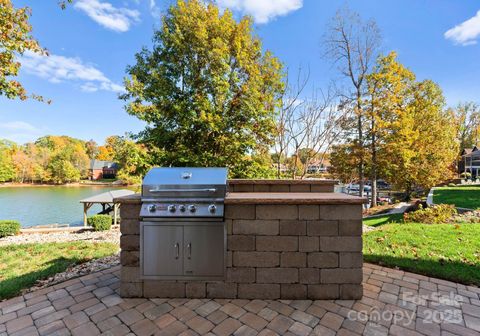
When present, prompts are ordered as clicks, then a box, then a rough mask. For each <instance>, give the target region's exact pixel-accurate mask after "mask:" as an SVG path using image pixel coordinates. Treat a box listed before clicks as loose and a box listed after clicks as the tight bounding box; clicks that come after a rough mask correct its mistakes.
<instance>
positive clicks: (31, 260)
mask: <svg viewBox="0 0 480 336" xmlns="http://www.w3.org/2000/svg"><path fill="white" fill-rule="evenodd" d="M117 251H118V245H116V244H113V243H90V242H66V243H44V244H23V245H9V246H2V247H0V300H1V299H5V298H9V297H12V296H15V295H17V294H18V293H19V292H20V290H21V289H23V288H28V287H30V286H32V285H33V284H34V283H35V282H36V281H37V280H39V279H44V278H47V277H49V276H51V275H54V274H56V273H60V272H63V271H65V270H66V269H67V268H68V267H69V266H72V265H75V264H79V263H82V262H86V261H88V260H91V259H97V258H101V257H105V256H108V255H112V254H115V253H116V252H117Z"/></svg>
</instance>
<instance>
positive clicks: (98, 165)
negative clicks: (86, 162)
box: [88, 160, 118, 181]
mask: <svg viewBox="0 0 480 336" xmlns="http://www.w3.org/2000/svg"><path fill="white" fill-rule="evenodd" d="M117 171H118V164H117V163H115V162H112V161H101V160H90V167H89V169H88V179H89V180H92V181H94V180H100V179H103V178H115V177H116V176H117Z"/></svg>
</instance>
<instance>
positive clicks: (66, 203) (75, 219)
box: [0, 186, 125, 227]
mask: <svg viewBox="0 0 480 336" xmlns="http://www.w3.org/2000/svg"><path fill="white" fill-rule="evenodd" d="M115 189H119V188H112V187H104V186H80V187H74V186H72V187H67V186H48V187H45V186H38V187H35V186H32V187H30V186H28V187H1V188H0V219H15V220H18V221H20V223H21V225H22V227H29V226H34V225H48V224H70V225H83V205H82V204H81V203H79V201H80V200H81V199H84V198H87V197H90V196H94V195H97V194H101V193H103V192H107V191H110V190H115ZM120 189H125V188H120ZM99 211H101V206H100V205H95V206H93V207H91V208H90V209H89V211H88V214H89V215H94V214H96V213H97V212H99Z"/></svg>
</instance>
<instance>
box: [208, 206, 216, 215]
mask: <svg viewBox="0 0 480 336" xmlns="http://www.w3.org/2000/svg"><path fill="white" fill-rule="evenodd" d="M215 211H217V207H216V206H215V204H211V205H209V206H208V212H210V213H212V214H213V213H215Z"/></svg>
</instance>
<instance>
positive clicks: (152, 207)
mask: <svg viewBox="0 0 480 336" xmlns="http://www.w3.org/2000/svg"><path fill="white" fill-rule="evenodd" d="M155 210H157V206H156V205H155V204H152V205H149V206H148V211H150V212H155Z"/></svg>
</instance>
